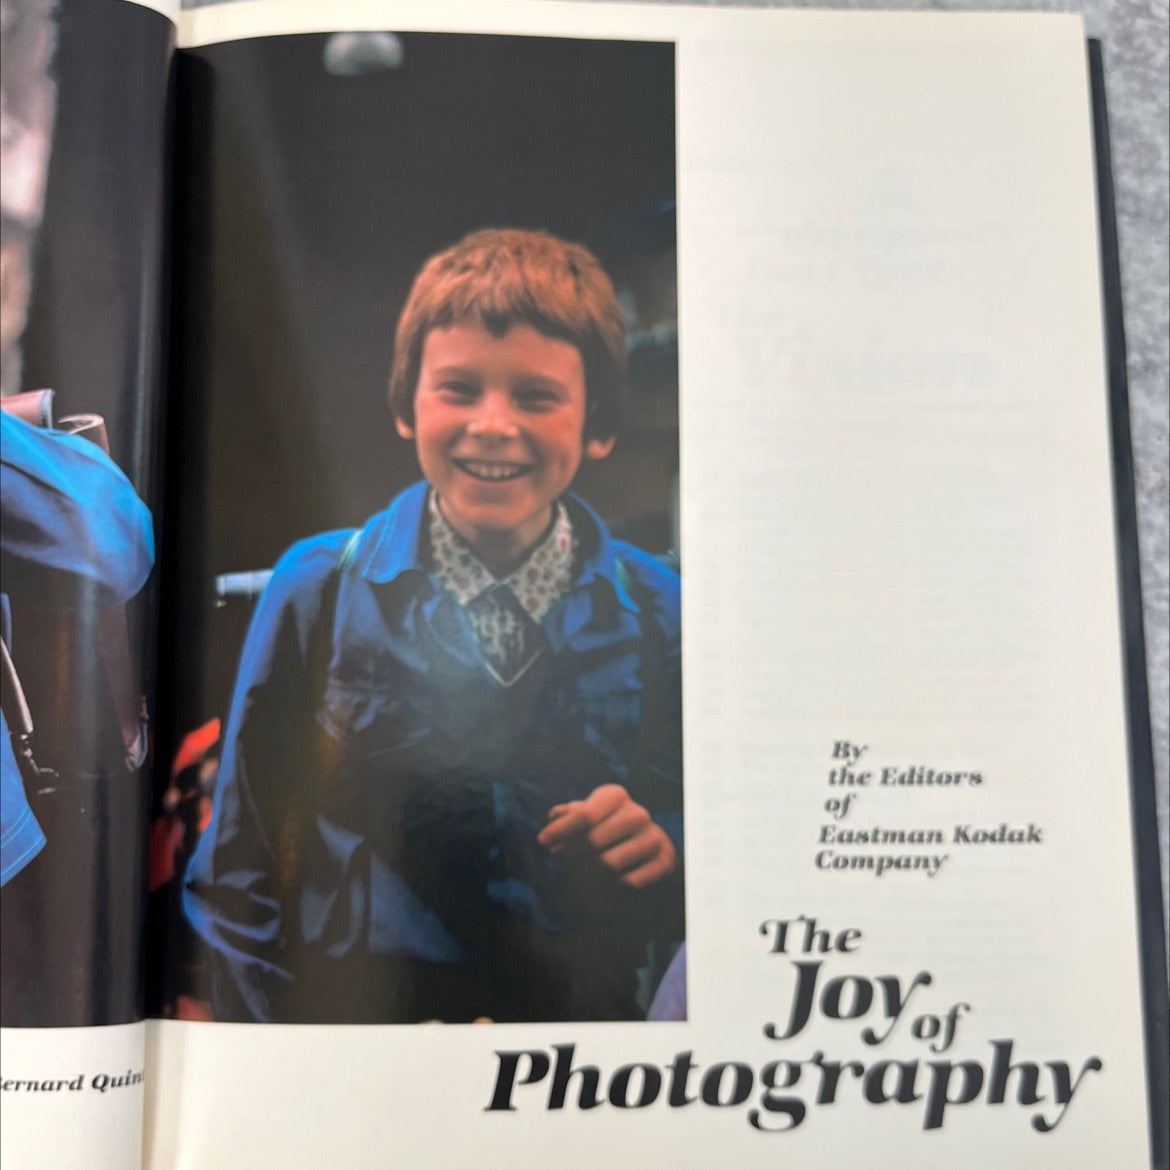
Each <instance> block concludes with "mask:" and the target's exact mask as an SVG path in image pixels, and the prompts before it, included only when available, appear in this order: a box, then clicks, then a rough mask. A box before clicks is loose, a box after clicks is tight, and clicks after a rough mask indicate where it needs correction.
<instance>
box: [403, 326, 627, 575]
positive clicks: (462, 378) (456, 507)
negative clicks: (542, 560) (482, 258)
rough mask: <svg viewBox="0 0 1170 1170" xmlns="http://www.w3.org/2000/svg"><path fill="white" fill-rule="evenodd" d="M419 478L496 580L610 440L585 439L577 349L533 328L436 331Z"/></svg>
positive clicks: (425, 387)
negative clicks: (585, 464)
mask: <svg viewBox="0 0 1170 1170" xmlns="http://www.w3.org/2000/svg"><path fill="white" fill-rule="evenodd" d="M396 426H397V428H398V433H399V434H400V435H402V437H403V438H406V439H413V440H414V442H415V446H416V449H417V451H418V459H419V463H420V464H421V465H422V470H423V474H424V475H425V476H426V477H427V480H428V481H429V482H430V484H431V486H432V487H433V488H434V489H435V490H436V491H437V492H438V495H439V504H440V507H441V508H442V510H443V514H444V516H446V517H447V520H448V521H449V522H450V523H451V525H452V527H453V528H454V529H455V530H456V532H458V533H459V534H460V536H462V537H463V538H464V540H466V541H467V542H468V543H469V544H470V545H471V547H472V550H473V551H474V552H475V553H476V554H477V556H479V558H480V560H482V561H483V562H484V564H485V565H487V567H488V568H489V569H491V570H492V571H493V572H495V573H496V574H497V575H501V574H506V573H507V572H509V571H511V569H513V568H515V566H516V565H518V564H519V563H520V562H521V561H522V560H523V559H524V557H525V555H526V554H527V553H528V551H529V550H530V549H531V548H532V547H533V546H534V545H535V544H536V543H537V542H538V541H539V540H540V538H541V537H542V536H543V535H544V532H545V530H546V529H547V527H548V525H549V523H550V521H551V520H552V506H553V504H554V502H555V501H556V499H557V497H558V496H560V495H561V494H562V493H563V492H564V491H565V490H566V489H567V488H568V487H569V484H570V483H572V481H573V477H574V476H575V475H576V474H577V468H578V467H579V466H580V463H581V459H582V458H583V457H584V458H588V459H601V458H604V457H605V456H606V455H608V454H609V452H610V450H611V449H612V448H613V442H614V441H613V439H612V438H610V439H585V437H584V435H585V369H584V364H583V363H582V360H581V354H580V352H579V351H578V349H577V347H576V346H574V345H571V344H570V343H569V342H567V341H561V340H560V339H558V338H552V337H547V336H546V335H545V334H543V333H541V332H539V331H538V330H536V329H534V328H532V326H531V325H520V324H518V325H513V326H512V327H511V328H510V329H509V330H508V332H507V333H505V334H504V335H503V336H502V337H495V336H494V335H493V334H491V333H489V332H488V330H486V329H485V328H484V327H483V326H482V325H479V324H472V323H468V324H464V325H453V326H451V327H450V328H446V329H432V330H431V331H430V333H428V334H427V337H426V340H425V342H424V344H423V352H422V361H421V363H420V366H419V376H418V387H417V389H416V391H415V399H414V424H413V426H412V425H411V424H409V423H407V422H405V421H404V420H403V419H397V420H396Z"/></svg>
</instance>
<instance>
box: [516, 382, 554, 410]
mask: <svg viewBox="0 0 1170 1170" xmlns="http://www.w3.org/2000/svg"><path fill="white" fill-rule="evenodd" d="M516 401H517V402H518V403H519V404H520V406H522V407H523V408H524V409H525V410H550V409H552V408H553V407H554V406H556V405H557V404H558V403H559V402H560V398H559V397H558V396H557V395H556V394H555V393H554V392H553V391H551V390H542V389H538V388H536V387H533V388H530V389H525V390H519V391H517V392H516Z"/></svg>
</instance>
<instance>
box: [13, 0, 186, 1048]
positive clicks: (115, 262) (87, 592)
mask: <svg viewBox="0 0 1170 1170" xmlns="http://www.w3.org/2000/svg"><path fill="white" fill-rule="evenodd" d="M0 29H2V32H3V37H2V39H0V46H2V48H0V54H2V61H0V106H2V110H0V121H2V134H0V138H2V146H0V149H2V158H0V163H2V165H0V278H2V279H0V391H2V394H0V464H2V475H0V512H2V514H0V521H2V526H0V578H2V580H0V632H2V634H3V638H2V641H0V781H2V786H0V829H2V832H0V918H2V919H3V930H2V931H0V1023H2V1024H3V1026H4V1027H32V1028H48V1027H74V1026H77V1027H81V1026H89V1025H100V1024H122V1023H128V1022H130V1021H132V1020H138V1019H141V1018H142V1013H143V980H142V969H141V962H140V954H141V949H142V942H143V940H142V887H143V857H144V849H143V846H142V841H143V832H144V825H145V822H146V818H147V813H148V810H149V805H150V799H151V782H150V767H151V759H150V756H151V744H152V731H151V722H150V711H149V709H148V704H147V699H146V695H147V694H148V692H149V690H150V689H151V677H150V676H151V672H152V669H153V653H152V651H153V636H154V583H153V579H152V567H153V564H154V553H155V531H154V518H153V516H152V508H153V507H154V506H155V499H156V495H157V485H156V483H155V479H154V474H153V473H154V467H153V464H152V460H151V458H150V455H149V454H148V453H149V452H150V450H151V446H152V444H153V442H154V436H155V431H156V426H157V422H156V420H157V406H158V398H159V392H160V385H159V382H160V366H161V361H160V360H159V356H158V353H159V350H158V346H156V345H155V344H153V343H150V342H146V343H144V341H143V339H144V338H151V337H154V336H156V335H160V334H161V327H160V316H161V313H160V304H161V294H162V287H161V285H162V267H163V247H162V242H161V227H162V224H161V221H162V213H163V200H162V191H163V181H162V171H163V162H164V157H165V143H164V128H165V100H166V93H167V83H168V75H167V59H168V46H169V43H170V40H171V38H172V35H173V32H172V29H171V26H170V25H169V24H168V22H167V21H166V20H165V19H164V18H163V17H162V16H160V15H159V14H158V13H155V12H151V11H149V10H148V9H145V8H141V7H139V6H131V5H127V4H124V3H114V2H112V0H92V2H91V0H62V2H60V3H52V2H49V0H0ZM127 61H130V62H133V63H134V66H135V68H133V69H129V70H127V71H126V74H127V75H126V77H125V80H124V83H123V84H122V85H120V86H118V87H111V86H109V84H108V80H107V77H106V75H105V74H104V72H103V71H104V70H108V69H110V68H111V67H115V68H119V67H121V66H122V65H124V64H125V63H126V62H127Z"/></svg>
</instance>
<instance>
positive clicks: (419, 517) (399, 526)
mask: <svg viewBox="0 0 1170 1170" xmlns="http://www.w3.org/2000/svg"><path fill="white" fill-rule="evenodd" d="M564 500H565V505H566V507H567V508H568V510H569V517H570V519H571V520H572V524H573V531H574V533H576V534H577V536H578V538H579V540H580V542H581V543H580V555H581V565H580V568H579V569H578V572H577V575H576V577H575V578H574V581H573V586H572V588H573V589H579V588H582V587H585V586H589V585H591V584H593V582H595V581H603V582H605V584H606V585H607V586H608V587H609V590H610V592H611V594H612V596H613V598H614V600H615V601H616V602H617V603H618V604H619V605H620V606H621V607H622V608H623V609H626V610H628V611H629V612H630V613H637V612H638V606H637V604H636V603H635V601H634V599H633V598H632V597H631V596H630V593H629V589H628V588H627V583H628V577H627V575H626V573H625V572H624V570H622V569H621V568H620V566H619V562H618V557H617V544H616V542H615V541H614V539H613V537H612V536H610V534H609V529H607V528H606V526H605V524H604V522H603V521H602V519H601V517H600V516H598V515H597V513H596V512H594V511H593V509H592V508H590V507H589V505H588V504H586V503H585V501H584V500H581V499H579V498H578V497H577V496H565V497H564ZM426 502H427V483H426V481H425V480H422V481H420V482H419V483H416V484H413V485H412V486H411V487H408V488H407V489H406V490H405V491H403V492H401V493H400V494H399V495H397V496H396V497H395V498H394V499H393V500H392V501H391V503H390V506H389V507H388V508H387V509H386V510H385V511H384V512H379V513H378V514H377V515H376V516H374V517H373V518H372V519H371V520H370V521H369V522H368V523H367V524H366V526H365V528H364V529H363V530H362V534H361V537H360V539H359V541H358V547H357V550H356V552H355V554H354V568H355V570H356V571H357V572H358V573H360V574H361V576H362V577H363V579H365V580H366V581H369V582H370V583H371V584H375V585H385V584H389V583H390V582H392V581H395V580H397V579H398V578H399V577H402V576H404V575H406V574H412V573H417V574H420V575H423V576H427V575H428V574H426V571H425V570H424V569H423V567H422V565H423V559H422V557H421V556H420V552H421V542H422V532H423V527H424V525H425V523H426Z"/></svg>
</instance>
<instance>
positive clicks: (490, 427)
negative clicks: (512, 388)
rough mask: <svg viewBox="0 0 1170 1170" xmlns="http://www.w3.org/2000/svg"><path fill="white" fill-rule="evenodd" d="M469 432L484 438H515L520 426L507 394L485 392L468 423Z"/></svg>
mask: <svg viewBox="0 0 1170 1170" xmlns="http://www.w3.org/2000/svg"><path fill="white" fill-rule="evenodd" d="M467 433H468V434H470V435H474V436H476V437H477V438H483V439H511V438H515V437H516V435H518V434H519V428H518V427H517V426H516V420H515V417H514V416H513V414H512V407H511V404H510V403H509V402H508V400H507V398H506V396H504V395H498V394H485V395H484V396H483V398H481V399H480V402H479V409H478V410H477V411H476V412H475V416H474V417H473V418H472V420H471V421H470V422H469V423H468V424H467Z"/></svg>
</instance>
